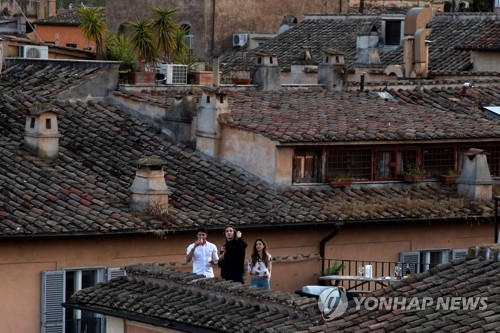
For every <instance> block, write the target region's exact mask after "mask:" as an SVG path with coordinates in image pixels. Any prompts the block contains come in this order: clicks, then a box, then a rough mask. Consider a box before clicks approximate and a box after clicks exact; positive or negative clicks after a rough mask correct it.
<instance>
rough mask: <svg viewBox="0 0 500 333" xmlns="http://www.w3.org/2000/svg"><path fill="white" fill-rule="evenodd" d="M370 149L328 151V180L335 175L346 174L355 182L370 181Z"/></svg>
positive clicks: (335, 149)
mask: <svg viewBox="0 0 500 333" xmlns="http://www.w3.org/2000/svg"><path fill="white" fill-rule="evenodd" d="M371 164H372V150H371V149H337V148H332V149H329V150H328V175H327V176H328V178H332V177H334V176H335V174H340V173H341V174H346V175H349V176H351V177H352V178H353V179H356V180H371V178H372V176H371Z"/></svg>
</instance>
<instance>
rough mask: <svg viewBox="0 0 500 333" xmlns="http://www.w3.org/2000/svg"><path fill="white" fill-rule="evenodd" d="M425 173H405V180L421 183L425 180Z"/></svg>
mask: <svg viewBox="0 0 500 333" xmlns="http://www.w3.org/2000/svg"><path fill="white" fill-rule="evenodd" d="M424 179H425V175H412V174H405V175H404V180H405V182H408V183H419V182H422V181H424Z"/></svg>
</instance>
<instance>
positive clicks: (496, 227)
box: [493, 196, 500, 244]
mask: <svg viewBox="0 0 500 333" xmlns="http://www.w3.org/2000/svg"><path fill="white" fill-rule="evenodd" d="M493 199H494V200H495V237H494V239H495V244H497V243H498V201H499V200H500V196H495V197H493Z"/></svg>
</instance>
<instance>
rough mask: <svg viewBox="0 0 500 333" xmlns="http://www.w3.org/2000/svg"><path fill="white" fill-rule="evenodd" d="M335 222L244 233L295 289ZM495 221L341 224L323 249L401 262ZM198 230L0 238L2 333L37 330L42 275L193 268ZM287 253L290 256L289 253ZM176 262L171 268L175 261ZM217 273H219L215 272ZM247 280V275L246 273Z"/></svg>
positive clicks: (481, 236)
mask: <svg viewBox="0 0 500 333" xmlns="http://www.w3.org/2000/svg"><path fill="white" fill-rule="evenodd" d="M332 231H333V228H332V227H329V228H319V227H317V226H311V228H309V229H293V230H288V231H287V230H285V229H284V228H280V229H276V230H267V231H252V232H246V231H244V233H243V237H244V238H245V239H246V241H247V242H248V249H247V256H248V255H250V253H251V250H252V247H253V243H254V241H255V239H256V238H258V237H263V238H264V239H265V240H266V241H267V243H268V245H269V247H270V249H269V250H270V253H271V254H272V255H274V256H278V257H279V258H280V259H279V260H278V261H276V262H274V263H273V275H272V279H271V288H273V289H276V290H283V291H289V292H294V291H295V290H298V289H300V288H301V287H302V286H304V285H310V284H317V278H318V276H319V274H320V271H321V262H320V260H319V259H318V258H317V257H316V258H313V259H307V258H305V259H304V258H303V257H302V256H298V254H303V253H309V254H314V253H319V244H320V241H321V239H323V238H324V237H326V236H327V235H328V234H330V233H331V232H332ZM492 238H493V233H492V225H490V224H485V225H478V224H477V223H474V224H471V225H465V224H462V225H459V226H453V225H451V224H447V225H441V226H440V225H429V224H422V225H412V226H407V227H404V226H361V227H348V226H342V227H340V232H339V233H338V235H337V236H335V237H334V238H333V239H331V240H330V241H329V242H328V243H327V246H326V258H337V259H358V260H372V261H398V260H399V257H398V255H399V252H401V251H411V250H417V249H425V248H467V247H469V246H473V245H477V244H485V243H491V242H492ZM208 239H209V241H211V242H213V243H215V244H216V245H217V246H218V247H220V245H221V244H222V243H223V242H224V240H223V235H222V231H221V232H212V233H210V234H209V236H208ZM193 240H194V234H193V235H191V234H186V235H167V238H165V239H160V238H159V237H157V236H154V235H144V236H137V237H123V238H115V239H104V238H94V239H90V238H85V237H80V238H77V239H65V240H30V241H19V242H13V241H12V242H8V241H3V242H1V243H0V253H2V256H0V279H1V281H2V284H1V287H0V292H1V294H2V297H3V299H4V300H9V301H8V302H7V301H4V302H0V332H16V333H17V332H21V333H22V332H26V333H31V332H39V330H40V290H41V272H42V271H44V270H56V269H63V268H77V267H84V266H87V267H92V266H107V267H118V266H122V265H126V264H132V263H145V262H165V263H167V267H169V268H176V269H179V270H182V271H190V270H191V267H190V266H187V265H180V262H182V261H184V256H185V250H186V247H187V246H188V244H189V243H191V242H192V241H193ZM285 257H286V258H285ZM173 261H175V262H177V264H176V265H175V266H171V265H170V262H173ZM215 275H216V276H220V272H219V271H218V270H216V272H215ZM246 280H248V277H247V278H246Z"/></svg>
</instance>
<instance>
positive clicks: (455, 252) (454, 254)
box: [450, 249, 467, 260]
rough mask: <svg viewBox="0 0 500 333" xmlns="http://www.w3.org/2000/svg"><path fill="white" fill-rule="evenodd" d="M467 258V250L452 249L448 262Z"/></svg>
mask: <svg viewBox="0 0 500 333" xmlns="http://www.w3.org/2000/svg"><path fill="white" fill-rule="evenodd" d="M465 257H467V249H452V250H451V251H450V260H455V259H458V258H465Z"/></svg>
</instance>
